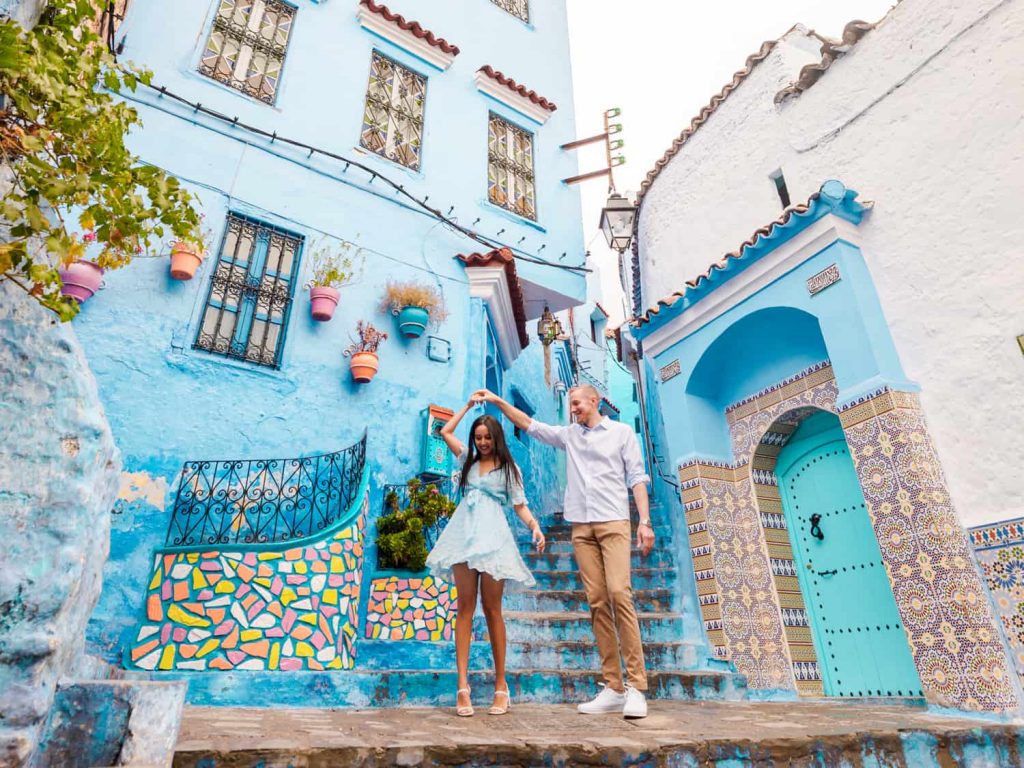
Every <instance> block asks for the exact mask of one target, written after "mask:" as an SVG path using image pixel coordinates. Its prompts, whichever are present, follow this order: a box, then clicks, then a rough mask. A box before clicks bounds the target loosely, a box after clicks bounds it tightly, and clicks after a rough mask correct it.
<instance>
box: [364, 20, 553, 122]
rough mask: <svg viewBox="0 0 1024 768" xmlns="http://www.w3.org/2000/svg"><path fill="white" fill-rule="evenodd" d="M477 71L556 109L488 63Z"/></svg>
mask: <svg viewBox="0 0 1024 768" xmlns="http://www.w3.org/2000/svg"><path fill="white" fill-rule="evenodd" d="M363 1H364V2H367V0H363ZM477 71H478V72H483V73H484V74H485V75H487V76H488V77H490V78H491V79H493V80H496V81H497V82H499V83H501V84H502V85H504V86H505V87H506V88H508V89H510V90H512V91H515V92H516V93H518V94H519V95H520V96H522V97H524V98H527V99H529V100H530V101H532V102H533V103H534V104H536V105H537V106H539V107H543V108H544V109H546V110H548V111H549V112H554V111H555V110H556V109H558V107H557V106H556V105H555V103H554V102H551V101H548V100H547V99H545V98H544V97H543V96H541V95H540V94H539V93H537V92H536V91H532V90H530V89H529V88H527V87H526V86H525V85H520V84H519V83H517V82H516V81H515V80H513V79H512V78H511V77H509V76H508V75H506V74H504V73H503V72H499V71H498V70H496V69H495V68H494V67H492V66H491V65H490V64H487V65H486V66H483V67H480V69H478V70H477Z"/></svg>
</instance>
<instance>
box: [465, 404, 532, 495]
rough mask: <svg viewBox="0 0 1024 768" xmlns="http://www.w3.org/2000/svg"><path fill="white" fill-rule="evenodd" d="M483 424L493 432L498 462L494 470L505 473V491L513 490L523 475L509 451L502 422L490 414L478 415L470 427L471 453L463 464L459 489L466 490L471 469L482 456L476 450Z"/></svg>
mask: <svg viewBox="0 0 1024 768" xmlns="http://www.w3.org/2000/svg"><path fill="white" fill-rule="evenodd" d="M481 424H483V425H484V426H485V427H487V431H488V432H490V433H491V443H492V445H493V446H494V448H493V451H494V459H495V461H497V462H498V464H497V466H496V467H495V468H494V470H493V471H494V472H497V471H498V470H499V469H500V470H501V471H502V472H503V473H504V474H505V491H506V492H507V493H511V492H512V483H513V482H519V483H522V481H523V476H522V474H521V473H520V472H519V467H517V466H516V462H515V459H513V458H512V454H511V453H509V450H508V444H507V443H506V442H505V430H503V429H502V428H501V422H499V421H498V420H497V419H496V418H494V417H493V416H491V415H490V414H485V415H483V416H479V417H477V418H476V419H475V420H474V421H473V425H472V426H471V427H470V428H469V453H468V454H467V455H466V463H465V464H463V465H462V477H460V478H459V490H460V491H461V492H463V493H465V492H466V480H467V479H468V478H469V470H470V467H472V466H473V465H474V464H475V463H476V462H478V461H480V456H479V454H478V453H477V452H476V428H477V427H479V426H480V425H481Z"/></svg>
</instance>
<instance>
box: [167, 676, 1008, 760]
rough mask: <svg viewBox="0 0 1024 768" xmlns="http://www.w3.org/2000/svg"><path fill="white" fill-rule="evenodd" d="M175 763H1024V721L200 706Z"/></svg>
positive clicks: (914, 709) (894, 710)
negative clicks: (640, 717)
mask: <svg viewBox="0 0 1024 768" xmlns="http://www.w3.org/2000/svg"><path fill="white" fill-rule="evenodd" d="M476 698H477V699H478V702H477V703H478V704H482V705H485V704H486V703H487V702H485V699H486V696H484V695H482V694H481V695H480V696H477V697H476ZM174 765H175V766H182V767H183V768H184V767H187V766H195V767H196V768H214V766H217V767H220V766H230V767H231V768H235V767H238V768H241V767H242V766H260V768H284V767H285V766H290V767H291V766H294V767H295V768H300V767H301V768H320V767H323V768H326V767H327V766H346V767H347V766H413V765H429V766H449V765H459V766H477V765H479V766H483V765H501V766H533V765H538V766H539V765H545V766H553V765H554V766H559V765H639V766H662V765H664V766H680V767H683V766H686V767H689V766H693V768H697V767H698V766H699V767H700V768H704V766H720V767H724V766H729V768H736V767H737V766H754V765H757V766H761V765H764V766H811V765H814V766H862V765H863V766H909V767H910V768H926V767H928V766H941V767H942V768H951V767H952V766H970V768H982V767H985V768H987V767H989V766H991V768H1003V767H1004V766H1020V765H1024V726H1021V725H1009V724H1004V723H993V722H991V721H984V720H977V719H971V718H968V717H952V716H945V715H939V714H931V713H929V712H927V711H926V710H925V709H924V708H923V707H918V706H909V705H908V706H899V705H892V704H870V703H865V704H859V703H852V702H820V703H819V702H814V703H808V702H771V703H769V702H718V701H708V702H678V701H654V702H651V706H650V716H649V717H647V718H646V719H644V720H634V721H627V720H624V719H622V718H621V717H619V716H615V715H602V716H589V717H588V716H584V715H579V714H577V713H576V711H575V707H573V706H570V705H542V704H531V705H522V706H515V705H513V709H512V711H511V712H510V713H509V714H508V715H505V716H503V717H491V716H488V715H487V713H486V707H485V708H483V709H478V710H477V714H476V716H475V717H472V718H459V717H456V716H455V714H454V711H453V710H451V709H443V708H439V709H428V708H410V709H375V710H353V709H333V710H328V709H243V708H211V707H190V708H187V709H186V712H185V717H184V722H183V724H182V729H181V734H180V737H179V741H178V746H177V752H176V755H175V761H174Z"/></svg>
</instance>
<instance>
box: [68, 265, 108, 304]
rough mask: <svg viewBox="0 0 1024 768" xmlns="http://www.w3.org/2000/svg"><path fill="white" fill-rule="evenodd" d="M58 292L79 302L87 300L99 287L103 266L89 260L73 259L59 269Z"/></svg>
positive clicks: (101, 280)
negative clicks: (59, 283) (73, 260)
mask: <svg viewBox="0 0 1024 768" xmlns="http://www.w3.org/2000/svg"><path fill="white" fill-rule="evenodd" d="M59 274H60V280H61V286H60V292H61V295H63V296H68V297H69V298H72V299H74V300H75V301H77V302H78V303H79V304H81V303H83V302H85V301H88V300H89V299H90V298H92V295H93V294H94V293H96V291H98V290H99V289H100V283H102V282H103V267H101V266H99V265H98V264H94V263H93V262H91V261H75V262H72V263H71V264H69V265H68V266H67V267H65V268H64V269H62V270H60V272H59Z"/></svg>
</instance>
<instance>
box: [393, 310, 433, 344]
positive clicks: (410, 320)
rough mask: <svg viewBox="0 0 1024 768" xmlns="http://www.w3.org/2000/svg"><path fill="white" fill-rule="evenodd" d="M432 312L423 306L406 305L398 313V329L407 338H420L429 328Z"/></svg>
mask: <svg viewBox="0 0 1024 768" xmlns="http://www.w3.org/2000/svg"><path fill="white" fill-rule="evenodd" d="M429 320H430V313H429V312H427V310H425V309H424V308H423V307H404V308H403V309H402V311H401V312H399V313H398V330H399V332H401V334H402V335H403V336H404V337H405V338H407V339H418V338H419V337H420V336H422V335H423V332H424V331H425V330H427V322H428V321H429Z"/></svg>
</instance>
